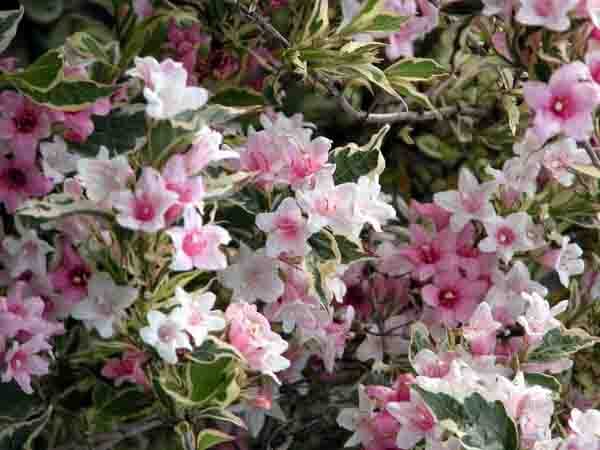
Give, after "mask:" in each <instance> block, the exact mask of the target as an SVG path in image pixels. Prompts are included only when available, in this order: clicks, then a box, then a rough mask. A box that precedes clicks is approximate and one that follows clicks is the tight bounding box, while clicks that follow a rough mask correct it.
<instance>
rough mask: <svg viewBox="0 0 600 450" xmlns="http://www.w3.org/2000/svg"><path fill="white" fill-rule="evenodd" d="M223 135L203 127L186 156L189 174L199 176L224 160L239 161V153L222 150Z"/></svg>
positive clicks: (186, 166)
mask: <svg viewBox="0 0 600 450" xmlns="http://www.w3.org/2000/svg"><path fill="white" fill-rule="evenodd" d="M222 143H223V135H222V134H221V133H219V132H218V131H215V130H212V129H210V128H208V127H203V128H202V129H201V130H200V131H198V133H197V134H196V136H195V137H194V141H193V142H192V146H191V147H190V149H189V150H188V151H187V153H185V154H184V157H185V168H186V170H187V174H188V175H190V176H192V175H196V174H198V172H200V171H201V170H203V169H204V168H206V167H207V166H208V165H209V164H211V163H213V162H217V161H221V160H224V159H239V158H240V155H239V153H237V152H235V151H233V150H225V149H222V148H221V145H222Z"/></svg>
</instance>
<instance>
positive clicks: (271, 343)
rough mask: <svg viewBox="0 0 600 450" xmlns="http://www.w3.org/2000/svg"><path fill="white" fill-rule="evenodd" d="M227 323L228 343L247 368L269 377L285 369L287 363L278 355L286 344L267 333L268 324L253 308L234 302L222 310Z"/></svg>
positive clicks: (285, 348)
mask: <svg viewBox="0 0 600 450" xmlns="http://www.w3.org/2000/svg"><path fill="white" fill-rule="evenodd" d="M225 318H226V319H227V321H228V322H229V331H228V333H227V336H228V338H229V342H230V343H231V345H233V346H234V347H235V348H236V349H237V350H238V351H239V352H240V353H241V354H242V355H243V356H244V358H245V359H246V361H247V362H248V366H249V367H250V369H252V370H255V371H257V372H260V373H264V374H266V375H270V376H272V377H273V378H274V379H275V380H277V377H276V376H275V373H276V372H279V371H282V370H285V369H287V368H288V367H289V366H290V361H289V360H288V359H286V358H285V357H283V356H282V353H284V352H285V351H286V350H287V348H288V343H287V342H286V341H284V340H283V339H282V338H281V336H279V335H278V334H277V333H275V332H273V331H272V330H271V325H270V324H269V321H268V320H267V319H266V318H265V316H263V315H262V314H260V313H259V312H258V311H257V309H256V305H249V304H247V303H234V304H231V305H229V307H228V308H227V310H226V311H225Z"/></svg>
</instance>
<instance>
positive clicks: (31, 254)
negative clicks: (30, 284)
mask: <svg viewBox="0 0 600 450" xmlns="http://www.w3.org/2000/svg"><path fill="white" fill-rule="evenodd" d="M20 232H21V238H20V239H16V238H14V237H12V236H7V237H6V238H4V240H3V241H2V247H4V250H5V251H6V253H7V254H8V255H9V262H8V263H7V264H6V268H7V269H8V271H9V273H10V276H11V277H13V278H16V277H18V276H19V275H21V274H23V273H24V272H27V271H31V272H33V273H34V274H36V275H41V276H42V277H43V276H45V275H46V272H47V261H46V255H47V254H48V253H50V252H51V251H52V250H53V248H52V247H51V246H50V245H49V244H48V243H47V242H46V241H44V240H43V239H40V238H39V237H38V235H37V232H36V231H35V229H33V228H23V229H22V230H20Z"/></svg>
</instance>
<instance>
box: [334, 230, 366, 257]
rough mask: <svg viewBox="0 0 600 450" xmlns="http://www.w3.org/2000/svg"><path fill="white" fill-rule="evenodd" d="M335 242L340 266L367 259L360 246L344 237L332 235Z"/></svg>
mask: <svg viewBox="0 0 600 450" xmlns="http://www.w3.org/2000/svg"><path fill="white" fill-rule="evenodd" d="M334 238H335V241H336V243H337V247H338V250H339V252H340V256H341V259H342V260H341V262H342V264H350V263H352V262H354V261H357V260H359V259H364V258H368V257H369V255H367V254H366V253H365V252H364V250H363V249H362V247H361V245H359V244H358V243H356V242H353V241H351V240H350V239H348V238H347V237H346V236H341V235H339V234H336V235H334Z"/></svg>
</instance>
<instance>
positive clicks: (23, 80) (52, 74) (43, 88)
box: [1, 50, 64, 95]
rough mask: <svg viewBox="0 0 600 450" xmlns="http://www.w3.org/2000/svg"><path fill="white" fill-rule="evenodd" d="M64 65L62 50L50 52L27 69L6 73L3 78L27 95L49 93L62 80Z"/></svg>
mask: <svg viewBox="0 0 600 450" xmlns="http://www.w3.org/2000/svg"><path fill="white" fill-rule="evenodd" d="M63 65H64V61H63V54H62V52H61V51H60V50H50V51H49V52H47V53H44V54H43V55H42V56H40V57H39V58H38V59H36V60H35V61H34V62H33V63H32V64H30V65H29V66H27V68H26V69H24V70H22V71H19V72H12V73H5V74H3V76H2V77H1V78H4V79H5V80H6V81H8V82H10V83H12V84H13V85H14V86H15V87H16V88H17V89H19V90H22V91H24V92H26V93H27V92H38V91H40V92H48V91H49V90H50V89H52V88H53V87H54V86H56V85H57V84H58V83H59V82H60V80H61V79H62V75H63ZM39 95H41V94H39Z"/></svg>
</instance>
